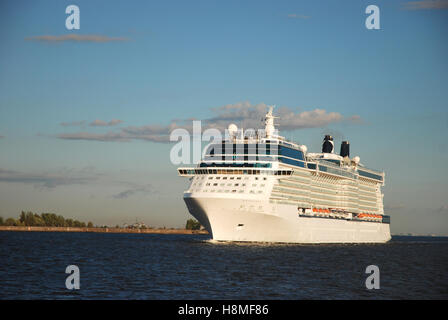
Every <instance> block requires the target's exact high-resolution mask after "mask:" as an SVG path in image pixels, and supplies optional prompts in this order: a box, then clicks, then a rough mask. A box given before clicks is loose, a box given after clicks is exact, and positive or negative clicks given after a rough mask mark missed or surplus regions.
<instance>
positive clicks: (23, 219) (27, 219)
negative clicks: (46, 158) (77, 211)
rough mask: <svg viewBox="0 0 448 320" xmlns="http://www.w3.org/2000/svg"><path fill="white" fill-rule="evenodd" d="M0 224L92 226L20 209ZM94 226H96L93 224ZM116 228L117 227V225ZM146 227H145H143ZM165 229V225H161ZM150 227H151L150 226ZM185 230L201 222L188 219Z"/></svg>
mask: <svg viewBox="0 0 448 320" xmlns="http://www.w3.org/2000/svg"><path fill="white" fill-rule="evenodd" d="M0 226H27V227H75V228H85V227H87V228H93V227H94V225H93V223H92V222H90V221H89V222H87V223H85V222H81V221H78V220H75V219H66V218H64V217H63V216H61V215H57V214H55V213H42V214H37V213H33V212H31V211H28V212H25V211H22V212H21V213H20V216H19V218H18V219H14V218H7V219H3V217H0ZM95 227H96V226H95ZM105 227H106V228H107V226H102V228H105ZM116 228H119V226H118V225H117V226H116ZM145 228H146V227H145ZM163 228H164V229H165V227H163ZM150 229H152V228H150ZM185 229H187V230H199V229H201V224H200V223H199V222H198V221H197V220H195V219H188V220H187V223H186V225H185Z"/></svg>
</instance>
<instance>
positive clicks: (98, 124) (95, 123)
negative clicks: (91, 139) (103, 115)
mask: <svg viewBox="0 0 448 320" xmlns="http://www.w3.org/2000/svg"><path fill="white" fill-rule="evenodd" d="M122 122H123V120H118V119H112V120H110V121H109V122H106V121H103V120H95V121H93V122H91V123H90V124H89V126H91V127H113V126H116V125H117V124H120V123H122Z"/></svg>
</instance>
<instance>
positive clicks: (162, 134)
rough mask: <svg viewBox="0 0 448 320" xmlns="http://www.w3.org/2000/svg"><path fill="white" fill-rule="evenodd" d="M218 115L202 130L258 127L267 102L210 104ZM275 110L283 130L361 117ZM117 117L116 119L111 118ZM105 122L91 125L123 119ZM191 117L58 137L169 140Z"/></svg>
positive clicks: (187, 126)
mask: <svg viewBox="0 0 448 320" xmlns="http://www.w3.org/2000/svg"><path fill="white" fill-rule="evenodd" d="M211 111H212V112H213V113H214V114H215V116H213V117H211V118H207V119H203V120H202V130H206V129H209V128H216V129H218V130H221V131H222V132H224V130H225V129H226V128H227V126H228V125H229V124H230V123H236V124H237V125H238V126H239V127H242V128H244V129H258V128H262V127H263V122H262V120H263V119H264V116H265V114H266V111H267V105H266V104H264V103H259V104H256V105H252V104H251V103H250V102H247V101H246V102H238V103H235V104H228V105H225V106H221V107H218V108H211ZM275 114H276V115H277V116H278V117H279V119H277V121H276V123H277V124H276V125H277V127H278V128H279V129H280V130H281V131H294V130H298V129H304V128H319V127H326V126H328V125H331V124H333V123H339V122H343V121H346V122H349V123H360V122H361V118H360V117H359V116H357V115H354V116H350V117H348V118H346V117H344V116H342V115H341V114H340V113H338V112H328V111H326V110H324V109H321V108H316V109H313V110H309V111H302V112H297V111H294V110H292V109H290V108H288V107H280V108H277V109H276V110H275ZM112 121H114V120H112ZM112 121H110V122H108V123H106V122H105V121H101V120H96V121H94V122H92V123H91V124H90V125H92V126H111V125H114V124H118V123H120V122H121V120H115V121H116V123H114V124H112ZM191 121H192V119H184V120H182V119H181V120H176V122H174V121H172V122H171V123H170V124H168V125H146V126H138V127H137V126H129V127H126V128H122V129H120V130H119V131H111V132H108V133H104V134H98V133H89V132H78V133H65V134H59V135H58V136H57V137H58V138H60V139H66V140H93V141H120V142H125V141H131V140H146V141H153V142H169V135H170V133H171V132H172V131H173V130H174V129H176V128H185V129H187V130H188V131H189V132H191V127H192V123H191Z"/></svg>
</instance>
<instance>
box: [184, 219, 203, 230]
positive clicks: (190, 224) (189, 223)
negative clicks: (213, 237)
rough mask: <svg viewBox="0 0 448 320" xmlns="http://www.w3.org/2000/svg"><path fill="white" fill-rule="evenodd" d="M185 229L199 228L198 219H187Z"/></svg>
mask: <svg viewBox="0 0 448 320" xmlns="http://www.w3.org/2000/svg"><path fill="white" fill-rule="evenodd" d="M185 229H187V230H199V229H201V224H200V223H199V221H197V220H195V219H188V220H187V223H186V225H185Z"/></svg>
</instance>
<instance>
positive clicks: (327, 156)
mask: <svg viewBox="0 0 448 320" xmlns="http://www.w3.org/2000/svg"><path fill="white" fill-rule="evenodd" d="M274 119H275V117H274V116H273V108H272V107H271V108H270V109H269V112H268V113H267V114H266V117H265V128H264V130H259V131H258V132H252V133H251V134H245V133H244V132H243V130H238V128H237V127H236V125H234V124H231V125H230V126H229V128H228V135H227V138H225V139H223V140H222V141H221V142H220V143H211V144H210V145H208V146H207V147H206V152H205V156H204V157H203V159H202V160H201V161H200V163H199V164H198V165H197V166H196V167H194V168H178V172H179V175H181V176H184V177H188V178H190V180H191V184H190V187H189V189H188V190H187V191H185V192H184V200H185V203H186V204H187V207H188V210H189V212H190V213H191V214H192V215H193V216H194V217H195V218H196V219H198V221H199V222H200V223H201V224H202V225H203V226H204V227H205V228H206V229H207V230H208V232H209V233H210V234H211V235H212V237H213V239H215V240H222V241H262V242H292V243H341V242H342V243H358V242H387V241H388V240H390V238H391V236H390V228H389V225H390V217H389V216H386V215H385V214H384V208H383V193H382V191H381V187H382V186H383V185H384V177H385V174H384V172H379V171H377V170H373V169H368V168H366V167H365V166H363V165H362V164H361V163H360V158H359V157H354V158H350V145H349V143H348V141H343V142H342V144H341V150H340V154H336V153H335V150H334V149H335V147H334V141H333V138H332V137H331V136H330V135H327V136H325V138H324V141H323V144H322V152H321V153H309V152H308V150H307V147H306V146H304V145H299V144H296V143H293V142H291V141H287V140H286V139H285V138H284V137H282V136H280V135H278V134H277V130H276V129H275V126H274Z"/></svg>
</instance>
